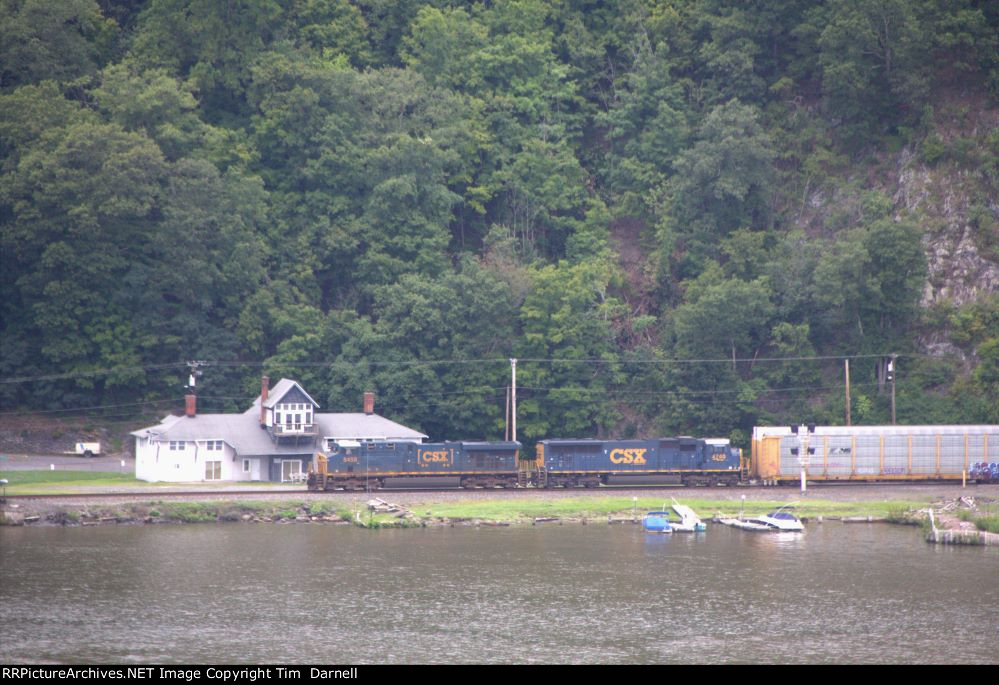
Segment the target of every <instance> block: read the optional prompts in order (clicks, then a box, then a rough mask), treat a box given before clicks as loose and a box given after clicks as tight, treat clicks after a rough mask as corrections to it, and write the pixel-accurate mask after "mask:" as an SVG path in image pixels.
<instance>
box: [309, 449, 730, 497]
mask: <svg viewBox="0 0 999 685" xmlns="http://www.w3.org/2000/svg"><path fill="white" fill-rule="evenodd" d="M743 471H744V464H743V463H742V458H741V451H740V450H738V449H736V448H733V447H731V445H729V443H728V440H700V439H696V438H659V439H655V440H542V441H541V442H539V443H538V445H537V449H536V451H535V454H534V455H532V456H527V455H522V454H521V444H520V443H519V442H443V443H412V442H388V441H377V440H376V441H370V442H352V441H345V442H340V443H338V444H337V445H336V446H335V449H334V450H333V451H332V452H330V453H329V454H324V453H319V454H317V455H316V457H315V459H314V460H313V465H312V468H310V472H309V478H308V484H309V489H310V490H341V489H343V490H376V489H380V488H383V487H393V486H395V487H402V486H407V485H408V486H417V487H463V488H478V487H484V488H493V487H501V488H510V487H517V486H520V487H524V486H527V485H534V486H537V487H597V486H600V485H615V484H621V485H623V484H641V483H675V484H684V485H714V484H723V485H734V484H736V483H738V482H739V481H740V480H741V478H742V474H743Z"/></svg>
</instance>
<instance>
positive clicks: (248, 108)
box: [0, 0, 999, 444]
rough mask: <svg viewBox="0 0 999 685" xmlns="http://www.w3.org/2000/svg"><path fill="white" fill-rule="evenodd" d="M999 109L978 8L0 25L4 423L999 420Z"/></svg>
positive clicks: (152, 8) (951, 3)
mask: <svg viewBox="0 0 999 685" xmlns="http://www.w3.org/2000/svg"><path fill="white" fill-rule="evenodd" d="M997 96H999V3H995V2H988V1H987V0H826V1H824V2H823V1H819V0H617V1H613V0H608V1H606V2H596V1H592V0H591V1H588V0H553V1H549V2H544V1H542V0H511V1H508V2H502V1H496V2H467V3H464V2H446V1H444V0H0V226H2V246H0V247H2V279H3V297H2V299H0V307H2V310H0V312H2V362H0V364H2V366H0V377H2V383H0V401H2V406H3V411H4V412H7V413H9V412H19V411H32V410H33V411H38V410H44V411H51V412H54V414H55V415H58V412H59V411H63V410H66V411H67V412H70V413H73V412H83V411H87V412H89V413H92V414H96V415H98V416H100V415H104V416H115V417H122V416H126V417H127V416H135V417H136V418H138V417H139V416H140V415H143V416H148V415H153V414H163V413H166V412H167V411H171V410H176V409H179V408H180V407H181V406H182V400H181V398H182V396H183V394H184V392H185V390H184V385H185V383H186V380H187V375H188V367H187V365H186V362H187V361H189V360H204V361H206V362H208V364H207V365H206V366H205V367H203V369H202V371H203V376H202V377H201V379H200V381H199V385H198V394H199V401H198V402H199V410H201V411H237V410H242V409H244V408H245V407H246V406H247V405H248V403H249V402H250V401H252V398H253V396H254V395H255V393H256V392H257V390H258V389H259V383H260V380H259V379H260V376H261V375H262V374H267V375H269V376H270V377H271V378H280V377H290V378H295V379H297V380H299V381H301V382H302V384H303V385H304V387H306V388H307V389H308V390H309V392H310V393H311V394H312V395H313V397H315V398H316V400H317V401H319V402H320V404H322V405H323V410H324V411H357V410H358V409H359V407H360V402H361V394H362V392H363V391H364V390H374V391H375V392H376V393H377V395H378V405H377V410H378V411H379V413H382V414H385V415H387V416H389V417H391V418H393V419H395V420H398V421H401V422H403V423H406V424H408V425H411V426H413V427H414V428H419V429H421V430H422V431H424V432H426V433H428V434H429V435H430V436H432V437H433V438H435V439H445V438H447V439H459V438H489V439H496V438H501V437H502V435H503V425H504V403H505V394H506V386H507V384H508V383H509V379H510V364H509V361H508V358H510V357H516V358H518V359H519V360H520V361H519V363H518V366H517V376H518V399H519V412H518V429H519V435H520V437H521V438H523V439H526V440H533V439H537V438H539V437H542V436H549V437H554V436H558V437H572V436H576V437H591V436H598V435H599V436H621V437H632V436H649V435H656V434H675V433H686V434H696V435H721V436H731V437H733V438H734V439H735V440H737V441H738V442H740V444H744V443H745V439H746V436H747V434H748V431H749V430H750V429H751V427H752V426H753V425H754V424H756V423H772V422H778V423H786V422H791V421H794V422H797V421H818V422H826V423H843V422H845V393H844V377H843V361H844V359H845V358H849V359H850V363H851V380H852V383H851V390H852V395H851V408H852V419H853V421H854V422H855V423H878V422H885V421H887V420H888V419H889V415H890V414H889V412H890V409H889V403H888V394H887V393H886V392H885V390H886V387H887V386H886V385H885V380H886V362H887V357H886V355H888V354H892V353H894V354H898V355H899V357H898V362H897V364H898V371H897V411H898V420H899V422H900V423H916V422H920V423H922V422H925V423H937V422H939V423H949V422H957V423H975V422H993V423H994V422H999V200H997V197H999V194H997V178H999V108H997V102H996V97H997ZM94 408H100V409H94Z"/></svg>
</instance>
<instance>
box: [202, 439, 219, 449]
mask: <svg viewBox="0 0 999 685" xmlns="http://www.w3.org/2000/svg"><path fill="white" fill-rule="evenodd" d="M205 449H206V450H208V451H209V452H221V451H222V441H221V440H209V441H208V442H207V443H205Z"/></svg>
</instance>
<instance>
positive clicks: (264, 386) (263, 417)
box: [260, 376, 271, 428]
mask: <svg viewBox="0 0 999 685" xmlns="http://www.w3.org/2000/svg"><path fill="white" fill-rule="evenodd" d="M270 382H271V379H270V378H268V377H267V376H262V377H261V378H260V427H261V428H263V427H264V426H266V425H267V410H266V409H265V408H264V402H266V401H267V391H268V390H269V389H270V387H269V386H270Z"/></svg>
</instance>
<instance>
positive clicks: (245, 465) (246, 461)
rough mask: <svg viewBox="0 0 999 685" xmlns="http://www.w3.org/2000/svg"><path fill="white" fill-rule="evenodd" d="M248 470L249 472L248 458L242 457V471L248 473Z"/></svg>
mask: <svg viewBox="0 0 999 685" xmlns="http://www.w3.org/2000/svg"><path fill="white" fill-rule="evenodd" d="M249 472H250V460H249V459H244V460H243V473H249Z"/></svg>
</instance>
